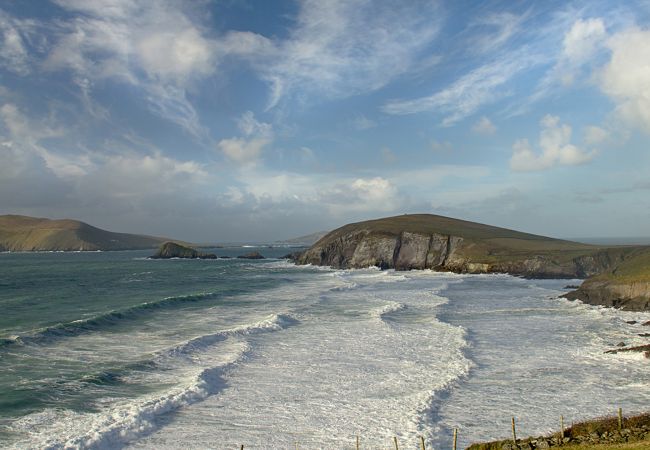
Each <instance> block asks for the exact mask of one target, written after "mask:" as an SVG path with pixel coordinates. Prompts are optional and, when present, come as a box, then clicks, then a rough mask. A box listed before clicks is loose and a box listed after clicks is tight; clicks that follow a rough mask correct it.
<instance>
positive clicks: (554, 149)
mask: <svg viewBox="0 0 650 450" xmlns="http://www.w3.org/2000/svg"><path fill="white" fill-rule="evenodd" d="M540 125H541V127H542V130H541V131H540V136H539V147H540V149H541V152H540V153H539V154H538V153H536V152H535V150H534V149H533V147H532V146H531V145H530V143H529V142H528V140H527V139H520V140H518V141H516V142H515V143H514V145H513V146H512V149H513V154H512V158H511V159H510V168H511V169H512V170H515V171H522V172H528V171H536V170H545V169H550V168H552V167H555V166H573V165H578V164H584V163H586V162H588V161H590V160H591V159H592V158H593V156H594V153H593V152H591V153H586V152H584V151H582V150H580V149H579V148H578V147H576V146H575V145H573V144H571V127H570V126H569V125H566V124H561V123H560V118H559V117H556V116H551V115H546V116H544V118H542V120H541V122H540Z"/></svg>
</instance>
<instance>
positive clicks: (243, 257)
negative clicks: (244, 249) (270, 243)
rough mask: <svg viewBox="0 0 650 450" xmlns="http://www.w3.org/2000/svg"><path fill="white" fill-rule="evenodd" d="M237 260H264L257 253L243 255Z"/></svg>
mask: <svg viewBox="0 0 650 450" xmlns="http://www.w3.org/2000/svg"><path fill="white" fill-rule="evenodd" d="M237 258H238V259H265V258H264V256H262V255H261V254H260V253H259V252H250V253H246V254H245V255H239V256H238V257H237Z"/></svg>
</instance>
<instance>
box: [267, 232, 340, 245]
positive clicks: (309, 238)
mask: <svg viewBox="0 0 650 450" xmlns="http://www.w3.org/2000/svg"><path fill="white" fill-rule="evenodd" d="M327 233H328V231H317V232H316V233H312V234H308V235H306V236H300V237H296V238H291V239H286V240H284V241H278V243H279V244H292V245H299V244H304V245H313V244H315V243H316V242H318V240H319V239H320V238H322V237H323V236H325V235H326V234H327Z"/></svg>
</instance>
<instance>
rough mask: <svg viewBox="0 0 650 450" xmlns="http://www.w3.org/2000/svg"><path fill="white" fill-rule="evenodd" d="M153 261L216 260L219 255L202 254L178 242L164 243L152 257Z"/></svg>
mask: <svg viewBox="0 0 650 450" xmlns="http://www.w3.org/2000/svg"><path fill="white" fill-rule="evenodd" d="M151 258H153V259H170V258H187V259H216V258H217V255H214V254H212V253H204V252H200V251H198V250H196V249H194V248H192V247H186V246H185V245H180V244H177V243H176V242H171V241H170V242H165V243H163V244H162V245H161V246H160V248H159V249H158V251H157V252H156V253H155V254H154V255H152V256H151Z"/></svg>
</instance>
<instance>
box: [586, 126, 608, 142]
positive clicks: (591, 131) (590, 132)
mask: <svg viewBox="0 0 650 450" xmlns="http://www.w3.org/2000/svg"><path fill="white" fill-rule="evenodd" d="M609 138H610V133H609V131H607V130H604V129H602V128H600V127H597V126H595V125H590V126H588V127H585V143H586V144H587V145H592V146H595V145H599V144H602V143H603V142H606V141H607V140H608V139H609Z"/></svg>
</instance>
